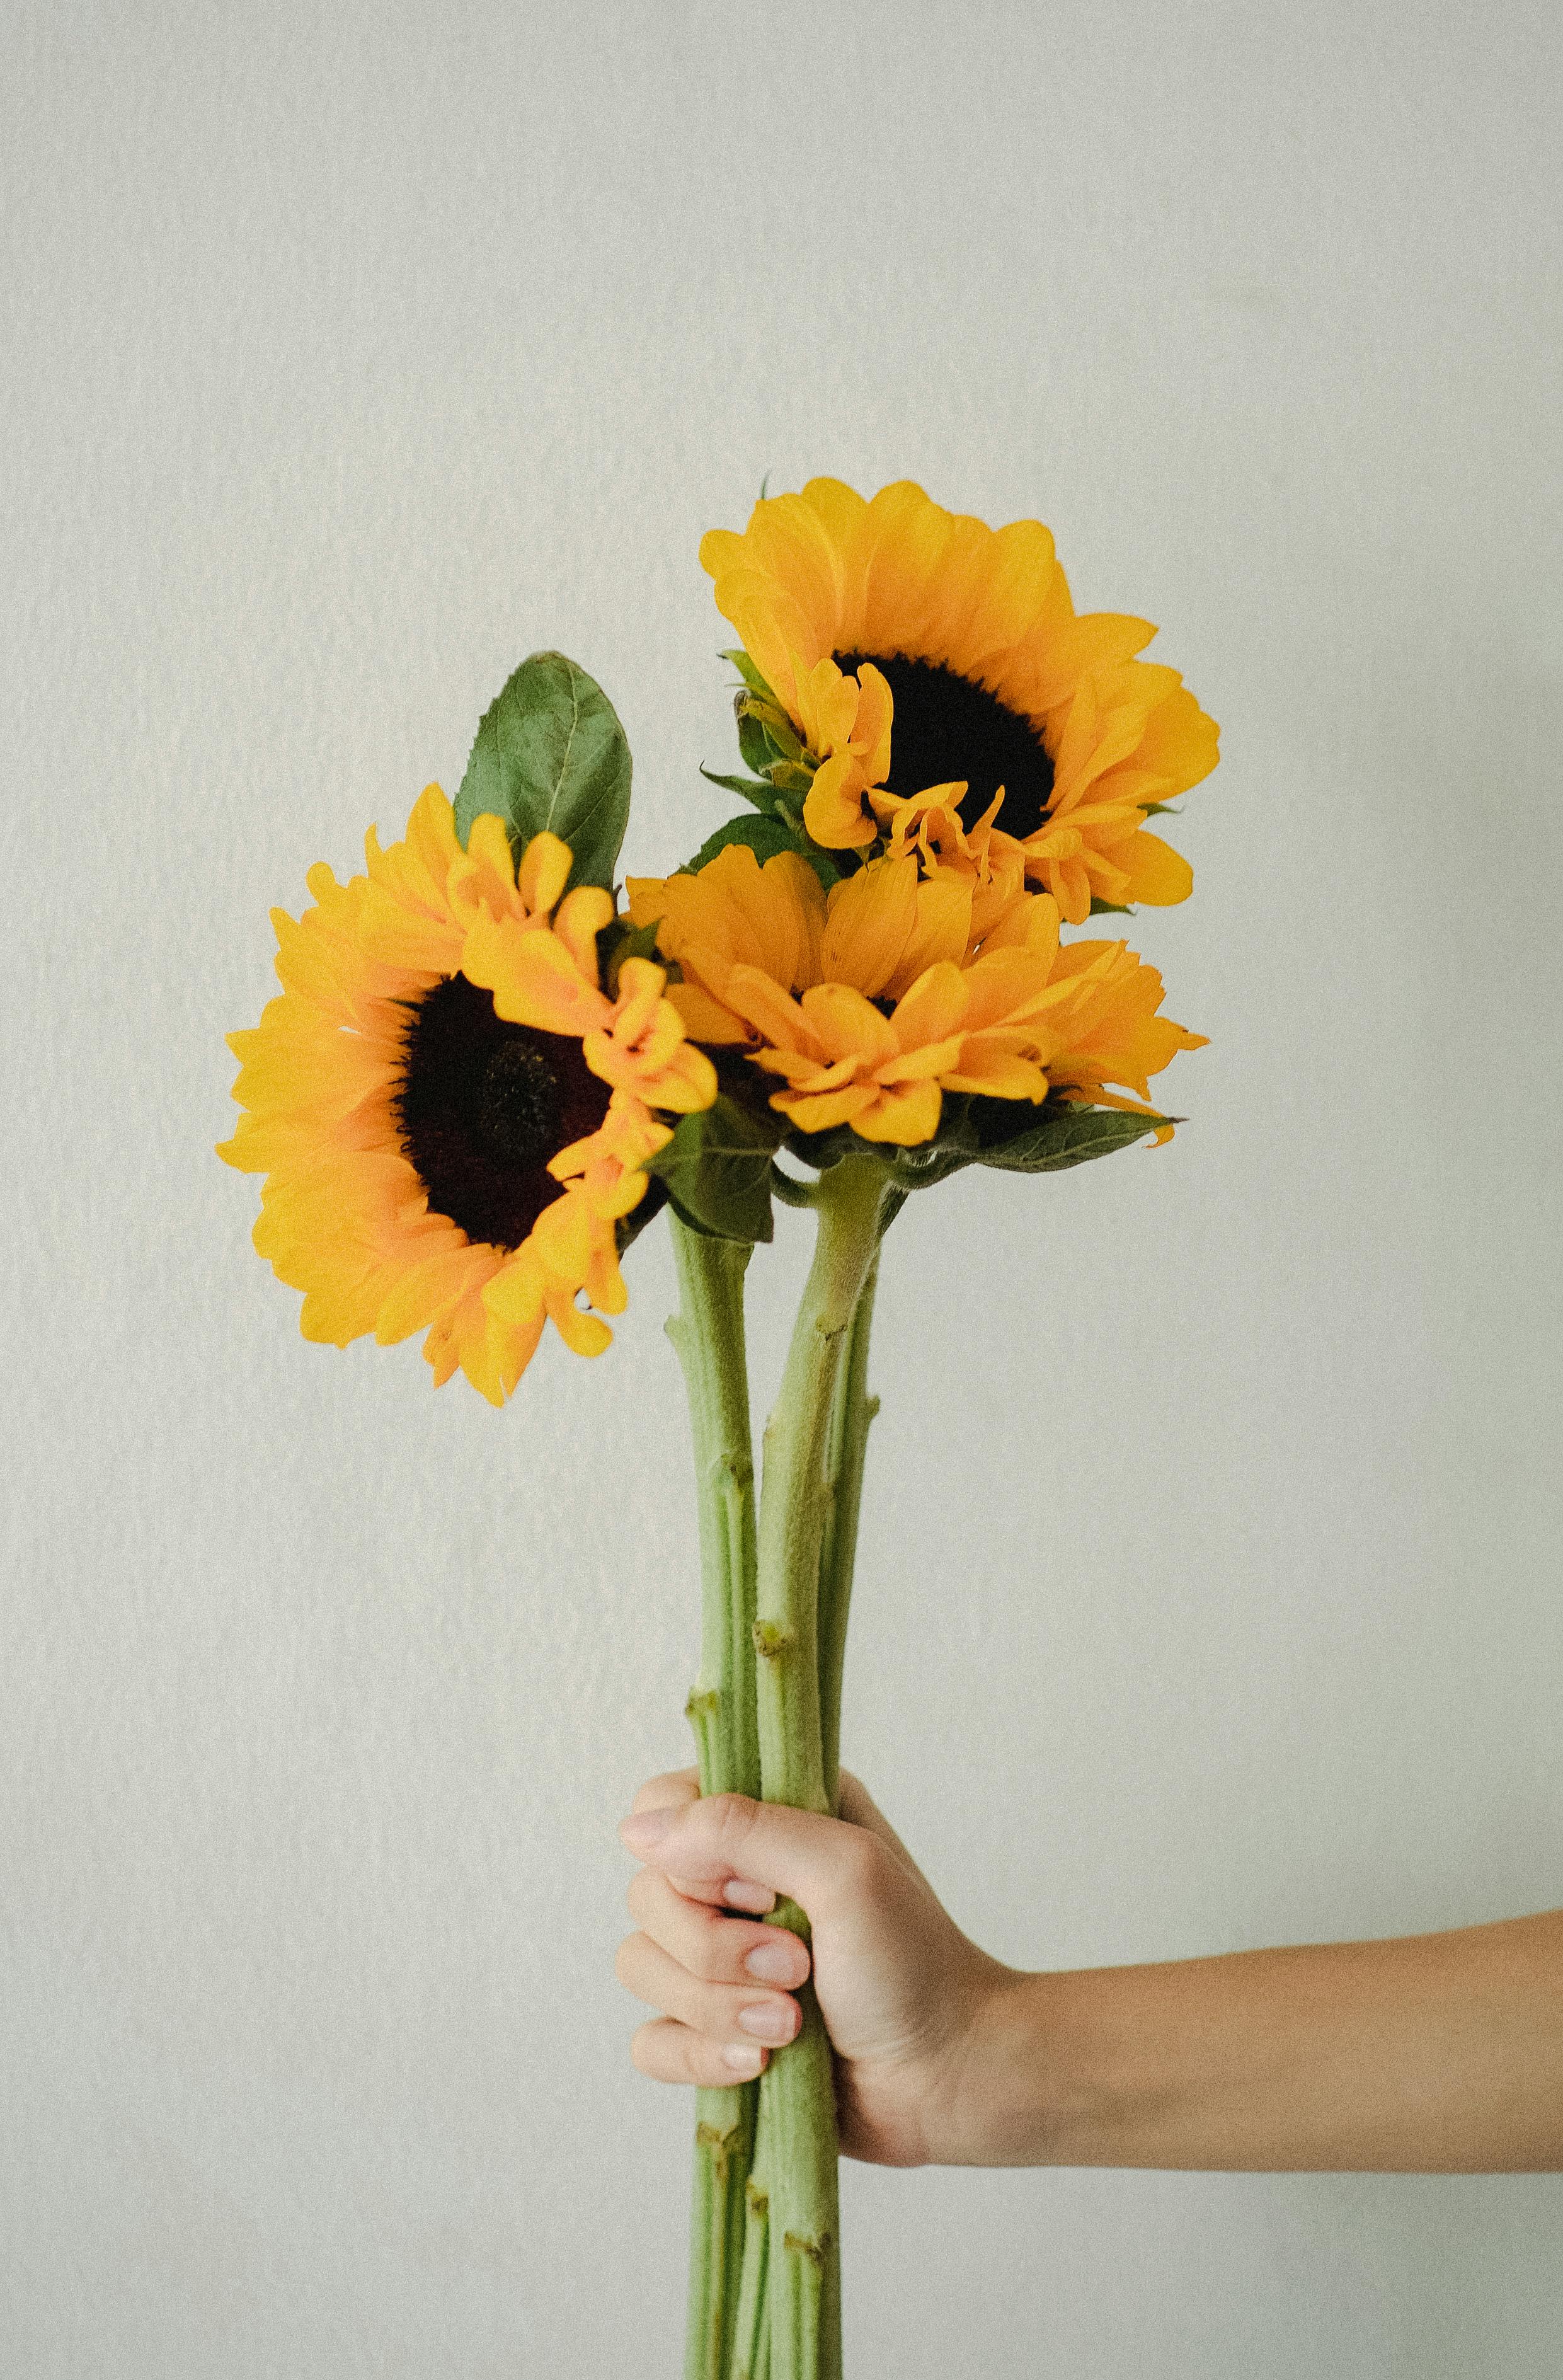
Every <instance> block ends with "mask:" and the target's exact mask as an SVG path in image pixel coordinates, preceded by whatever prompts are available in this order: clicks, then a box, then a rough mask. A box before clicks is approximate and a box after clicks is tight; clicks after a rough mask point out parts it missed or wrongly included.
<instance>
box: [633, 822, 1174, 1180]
mask: <svg viewBox="0 0 1563 2380" xmlns="http://www.w3.org/2000/svg"><path fill="white" fill-rule="evenodd" d="M627 891H628V894H629V905H630V915H631V917H633V918H634V920H635V922H636V924H637V925H651V924H655V926H656V928H657V941H658V948H659V949H660V952H661V953H662V954H663V955H664V956H665V957H666V958H668V959H670V960H672V961H673V962H675V963H676V964H677V965H678V967H679V970H680V972H681V975H682V977H683V980H682V981H681V982H679V983H674V984H672V985H670V986H669V989H668V993H667V998H668V1000H669V1002H671V1003H672V1005H673V1006H675V1007H676V1008H677V1009H678V1010H679V1013H680V1014H681V1015H682V1017H683V1019H684V1021H685V1026H687V1028H688V1030H689V1032H690V1034H691V1035H692V1036H693V1037H694V1038H696V1039H697V1040H700V1041H704V1042H708V1043H710V1044H712V1045H715V1046H721V1045H726V1046H728V1047H736V1048H740V1049H742V1050H744V1051H745V1054H746V1055H747V1056H748V1058H749V1059H750V1060H751V1061H752V1062H753V1063H754V1064H755V1065H756V1066H757V1067H759V1068H761V1069H763V1070H764V1072H766V1073H767V1074H769V1075H777V1076H779V1077H781V1078H782V1084H783V1087H782V1089H780V1090H778V1091H776V1092H774V1093H772V1094H771V1096H770V1105H771V1106H772V1107H774V1108H776V1109H778V1110H780V1111H781V1112H782V1114H784V1115H786V1116H787V1117H788V1118H789V1120H790V1121H791V1122H792V1123H794V1125H796V1126H797V1127H798V1128H799V1129H800V1130H801V1131H804V1132H825V1131H829V1130H830V1128H831V1127H832V1126H834V1125H837V1124H850V1125H851V1126H852V1128H853V1130H854V1131H855V1132H857V1133H858V1134H860V1135H862V1136H863V1138H864V1139H866V1140H877V1141H883V1142H891V1143H896V1144H899V1145H901V1146H903V1147H910V1146H914V1145H915V1144H917V1143H919V1142H922V1141H926V1140H928V1139H930V1138H931V1137H932V1136H933V1135H934V1134H935V1133H936V1132H937V1131H938V1129H939V1115H940V1111H941V1106H942V1099H943V1094H944V1092H946V1091H974V1092H979V1093H982V1094H985V1095H987V1097H990V1098H997V1099H1029V1100H1032V1101H1034V1102H1035V1101H1040V1100H1042V1099H1046V1097H1047V1096H1048V1091H1049V1090H1054V1091H1060V1092H1064V1093H1066V1094H1068V1095H1071V1096H1073V1097H1076V1098H1089V1099H1091V1100H1093V1101H1094V1102H1095V1101H1100V1102H1101V1103H1103V1104H1107V1105H1111V1106H1121V1107H1130V1108H1133V1106H1134V1105H1135V1102H1134V1101H1133V1100H1131V1099H1125V1098H1124V1097H1123V1096H1122V1095H1121V1092H1120V1093H1117V1094H1114V1093H1110V1092H1109V1091H1107V1090H1105V1089H1104V1086H1105V1085H1107V1084H1109V1083H1115V1084H1118V1085H1120V1086H1122V1087H1126V1088H1127V1089H1129V1090H1132V1091H1136V1092H1138V1093H1139V1095H1140V1097H1141V1099H1145V1098H1147V1097H1148V1078H1149V1076H1150V1075H1154V1074H1158V1073H1159V1072H1160V1071H1161V1069H1162V1068H1163V1067H1164V1066H1165V1065H1167V1064H1168V1063H1169V1061H1170V1059H1171V1058H1172V1057H1173V1056H1174V1055H1175V1054H1176V1052H1177V1051H1178V1050H1190V1049H1197V1048H1199V1047H1200V1046H1201V1044H1202V1041H1203V1038H1204V1037H1203V1036H1202V1035H1199V1034H1193V1033H1188V1032H1186V1031H1185V1030H1184V1028H1183V1027H1182V1026H1179V1025H1174V1024H1172V1023H1171V1022H1170V1021H1169V1020H1168V1019H1166V1018H1164V1017H1160V1016H1158V1015H1157V1014H1156V1012H1157V1008H1158V1007H1159V1005H1160V1002H1161V999H1162V987H1161V977H1160V976H1159V975H1158V974H1157V971H1156V969H1155V968H1154V967H1149V966H1146V965H1145V964H1144V962H1143V961H1141V960H1140V959H1138V958H1137V957H1136V956H1135V955H1134V953H1133V952H1131V951H1130V950H1128V949H1127V947H1126V946H1125V945H1124V944H1123V943H1121V942H1080V943H1076V944H1073V945H1072V946H1071V947H1069V948H1067V949H1066V948H1062V947H1060V941H1059V910H1058V905H1057V903H1056V902H1055V901H1054V900H1053V899H1052V898H1051V897H1050V896H1049V895H1048V894H1046V893H1028V892H1024V890H1022V891H1015V890H1013V889H1011V890H1010V891H1009V892H1007V893H1006V894H1005V895H1004V896H1003V898H1002V899H1001V900H998V901H997V902H996V903H990V904H989V905H988V906H989V908H990V910H991V915H990V916H988V917H986V918H984V917H979V903H980V902H981V899H982V887H981V886H980V885H979V883H978V880H977V878H976V875H975V872H966V871H963V870H962V869H960V868H954V867H948V868H946V867H939V866H937V865H936V867H935V868H934V869H933V870H932V872H930V873H924V872H923V870H922V868H921V867H920V865H919V860H918V857H917V856H916V855H915V854H914V853H911V852H905V853H902V854H901V855H899V856H890V857H886V858H881V859H876V860H871V861H869V862H868V864H867V865H866V867H864V868H860V869H858V870H857V871H856V873H855V874H854V875H852V876H849V877H846V878H844V879H842V880H841V881H840V882H838V883H836V884H834V885H832V886H831V888H830V892H829V893H827V892H825V891H824V889H823V888H822V886H821V884H820V881H819V879H818V876H817V875H816V874H815V872H814V870H813V868H810V867H809V866H808V864H807V862H806V861H805V860H804V859H802V858H800V857H797V856H794V855H793V854H791V853H782V854H781V855H780V856H777V857H776V858H773V859H769V860H768V861H766V863H765V864H764V866H763V867H762V866H761V865H760V863H759V861H758V860H757V857H756V856H755V854H754V853H753V852H752V851H750V850H748V849H747V848H746V847H745V846H744V845H742V844H729V845H728V846H727V848H726V849H725V850H723V851H721V852H720V853H718V855H717V856H716V857H715V858H714V859H712V860H711V861H709V863H708V865H707V866H706V867H705V868H701V869H699V870H698V871H697V872H694V873H685V874H681V875H676V876H670V877H667V878H650V877H643V878H633V877H632V878H631V879H630V880H629V884H628V887H627Z"/></svg>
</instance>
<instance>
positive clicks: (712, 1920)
mask: <svg viewBox="0 0 1563 2380" xmlns="http://www.w3.org/2000/svg"><path fill="white" fill-rule="evenodd" d="M624 1899H625V1900H626V1902H627V1903H628V1905H629V1913H630V1915H631V1916H632V1917H633V1918H634V1919H635V1921H636V1925H638V1926H639V1927H640V1930H641V1932H642V1933H643V1934H648V1935H649V1936H650V1937H651V1939H652V1941H653V1942H655V1943H656V1944H657V1945H658V1946H659V1948H660V1949H663V1950H665V1951H666V1952H667V1953H668V1956H669V1957H670V1958H671V1959H676V1960H677V1961H678V1963H679V1965H680V1966H681V1967H687V1968H688V1970H689V1973H691V1974H692V1975H697V1976H698V1977H699V1978H700V1980H701V1981H702V1982H703V1983H708V1984H743V1983H761V1984H779V1985H782V1987H783V1988H784V1989H785V1990H787V1991H796V1989H797V1987H798V1985H800V1984H801V1983H803V1982H804V1980H805V1978H806V1976H807V1973H808V1967H809V1959H808V1950H807V1947H806V1944H804V1943H802V1942H800V1941H799V1939H798V1937H797V1936H796V1935H795V1934H790V1933H788V1932H787V1930H786V1928H785V1927H784V1926H781V1925H755V1924H752V1923H750V1922H749V1921H747V1920H745V1919H744V1918H740V1917H724V1916H722V1915H721V1913H719V1912H718V1911H717V1910H715V1909H712V1908H710V1907H709V1906H708V1905H707V1904H706V1903H705V1902H703V1901H696V1900H687V1899H686V1898H685V1895H684V1894H683V1893H682V1892H680V1891H679V1890H678V1888H677V1887H676V1886H675V1885H674V1883H673V1881H672V1878H671V1877H670V1876H659V1874H658V1873H657V1870H656V1869H655V1868H653V1867H643V1868H641V1869H640V1870H639V1871H638V1873H637V1874H636V1876H634V1877H633V1878H632V1879H631V1883H630V1888H629V1890H628V1891H627V1892H626V1893H625V1895H624Z"/></svg>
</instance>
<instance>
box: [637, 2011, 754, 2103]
mask: <svg viewBox="0 0 1563 2380" xmlns="http://www.w3.org/2000/svg"><path fill="white" fill-rule="evenodd" d="M630 2056H631V2058H633V2059H634V2060H635V2063H636V2066H638V2068H639V2069H640V2071H641V2072H642V2073H643V2074H648V2075H649V2076H650V2078H651V2080H652V2082H653V2083H697V2084H700V2085H703V2086H704V2087H705V2088H707V2089H709V2090H718V2089H720V2088H721V2085H722V2084H723V2083H747V2082H750V2081H752V2080H753V2078H754V2077H755V2075H757V2074H758V2073H760V2072H761V2071H762V2070H763V2069H764V2066H765V2063H766V2058H767V2052H766V2051H765V2050H764V2049H762V2048H761V2047H760V2046H759V2044H758V2042H749V2041H742V2042H739V2041H728V2042H720V2041H708V2040H707V2039H706V2037H705V2035H704V2034H699V2033H691V2032H690V2030H689V2027H688V2026H687V2025H686V2024H677V2023H675V2022H674V2021H673V2019H672V2017H671V2016H659V2017H653V2018H652V2020H651V2022H650V2023H649V2024H643V2025H642V2026H641V2027H640V2029H639V2031H638V2032H637V2033H636V2034H632V2036H631V2039H630Z"/></svg>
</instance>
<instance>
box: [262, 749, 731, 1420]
mask: <svg viewBox="0 0 1563 2380" xmlns="http://www.w3.org/2000/svg"><path fill="white" fill-rule="evenodd" d="M366 870H367V872H366V873H365V874H364V875H362V876H355V877H353V878H352V879H351V880H349V881H348V882H347V883H346V884H339V883H338V882H337V881H336V880H335V878H334V876H333V873H332V871H331V869H330V868H327V867H325V866H323V865H321V866H320V867H317V868H312V869H311V870H310V871H309V889H310V891H311V892H312V893H313V894H314V896H315V898H314V905H313V906H312V907H311V908H309V909H307V910H306V911H305V912H304V914H303V916H302V917H299V918H298V919H297V920H295V919H294V918H292V917H288V916H287V915H286V914H285V912H282V911H276V912H273V923H274V925H275V927H276V931H277V941H278V952H277V962H276V965H277V974H278V977H279V978H280V980H281V983H282V987H283V988H282V992H281V995H280V997H279V998H277V999H275V1000H273V1001H272V1002H271V1003H270V1004H269V1006H268V1007H267V1008H266V1010H265V1012H264V1014H263V1015H262V1017H261V1023H260V1025H259V1026H257V1027H255V1028H254V1029H253V1030H251V1031H249V1032H245V1033H236V1034H234V1035H232V1036H231V1037H230V1044H231V1047H232V1048H233V1050H234V1051H235V1054H236V1056H237V1057H238V1059H239V1061H240V1071H239V1076H238V1080H237V1082H236V1086H235V1091H234V1096H235V1098H236V1099H237V1100H238V1101H239V1103H240V1105H241V1107H242V1108H243V1109H244V1111H245V1112H244V1114H243V1115H242V1116H241V1118H240V1120H239V1123H238V1127H237V1129H236V1132H235V1134H234V1136H233V1138H232V1139H231V1140H230V1141H228V1142H226V1143H224V1145H223V1147H221V1148H220V1150H219V1152H218V1153H219V1155H221V1156H222V1157H224V1158H225V1159H226V1160H227V1161H228V1162H229V1163H230V1164H233V1165H236V1166H239V1167H241V1168H243V1169H245V1170H246V1171H248V1172H260V1173H263V1174H264V1175H265V1176H266V1181H265V1184H264V1186H263V1188H262V1191H261V1220H260V1221H259V1223H258V1224H257V1226H256V1230H255V1244H256V1246H257V1248H258V1249H259V1250H260V1252H261V1255H262V1256H265V1257H269V1258H270V1260H271V1262H272V1264H273V1268H274V1269H275V1270H276V1272H277V1274H278V1275H279V1277H280V1278H281V1279H282V1280H284V1281H287V1282H288V1283H289V1284H290V1285H291V1286H292V1287H294V1288H296V1289H301V1290H302V1291H303V1292H304V1308H303V1315H302V1328H303V1330H304V1335H305V1337H306V1338H309V1339H317V1340H325V1341H328V1342H332V1343H333V1344H335V1345H337V1346H345V1345H346V1344H347V1342H349V1341H350V1340H352V1339H355V1338H358V1337H360V1336H362V1335H363V1334H364V1333H366V1332H370V1331H372V1332H373V1334H374V1335H375V1337H376V1338H377V1339H378V1340H379V1341H380V1342H382V1344H383V1343H386V1342H390V1341H393V1340H399V1339H403V1338H406V1337H407V1336H408V1335H409V1334H410V1333H412V1332H414V1331H418V1330H422V1331H424V1332H425V1333H426V1336H425V1339H424V1353H425V1354H426V1356H427V1357H428V1359H429V1361H430V1364H431V1365H432V1366H433V1369H434V1377H435V1380H436V1382H437V1383H439V1382H442V1381H444V1380H446V1379H448V1378H450V1376H451V1374H452V1373H453V1372H454V1370H455V1369H456V1368H457V1367H458V1366H459V1367H460V1368H461V1369H462V1370H463V1371H464V1372H465V1373H466V1377H467V1378H468V1379H469V1380H470V1381H471V1382H472V1384H473V1385H474V1387H476V1388H478V1389H479V1390H481V1391H482V1393H483V1394H484V1395H485V1396H486V1397H488V1398H489V1399H490V1401H491V1403H496V1404H497V1403H502V1402H503V1399H504V1397H505V1396H506V1395H508V1394H509V1392H510V1390H512V1389H513V1388H514V1387H515V1382H516V1380H517V1379H518V1378H519V1377H520V1375H521V1373H522V1371H523V1370H524V1369H525V1367H526V1366H527V1363H528V1361H529V1360H530V1358H531V1355H532V1354H533V1352H534V1350H535V1349H536V1347H537V1344H538V1342H539V1337H540V1335H541V1332H542V1329H543V1326H544V1323H545V1322H546V1321H549V1320H551V1321H552V1323H553V1324H554V1327H555V1328H556V1330H558V1331H559V1333H560V1335H561V1336H562V1337H563V1339H564V1340H565V1342H566V1343H567V1344H568V1345H570V1346H571V1347H573V1348H574V1349H575V1350H576V1353H577V1354H597V1353H599V1352H600V1350H601V1349H602V1348H603V1347H605V1346H606V1345H607V1343H608V1342H609V1339H610V1337H611V1335H612V1334H611V1333H610V1331H609V1329H608V1326H607V1324H606V1322H605V1321H604V1320H603V1319H602V1317H603V1316H604V1315H608V1314H616V1313H619V1312H621V1311H622V1310H623V1308H624V1303H625V1293H624V1280H623V1277H622V1275H621V1273H620V1270H619V1263H618V1246H619V1226H620V1224H621V1223H622V1221H623V1220H624V1218H625V1217H626V1216H627V1215H628V1214H629V1213H630V1212H631V1211H632V1210H633V1208H635V1207H636V1205H637V1204H638V1202H639V1201H640V1199H641V1198H642V1197H643V1196H644V1195H645V1193H646V1189H647V1176H646V1172H645V1170H644V1169H645V1165H646V1161H647V1160H648V1158H649V1157H651V1156H654V1155H655V1154H656V1152H657V1151H658V1149H660V1147H662V1146H663V1145H664V1143H665V1142H666V1141H667V1140H668V1139H669V1138H670V1137H671V1132H672V1127H671V1125H670V1124H669V1123H667V1121H666V1120H665V1118H666V1117H667V1116H668V1115H670V1114H672V1115H675V1116H676V1115H679V1114H683V1113H687V1112H690V1111H693V1110H695V1109H698V1108H700V1107H702V1106H706V1105H709V1103H710V1101H711V1100H712V1099H714V1098H715V1096H716V1076H715V1073H714V1070H713V1068H712V1066H711V1063H710V1061H709V1059H708V1058H707V1057H706V1056H705V1055H704V1053H703V1052H702V1051H700V1050H697V1049H696V1048H695V1047H693V1045H691V1044H690V1043H689V1042H688V1040H687V1039H686V1038H685V1026H684V1023H683V1020H682V1019H681V1018H680V1016H679V1015H678V1014H677V1012H676V1010H674V1009H673V1008H672V1006H671V1004H670V1003H669V1002H668V1001H667V1000H666V999H665V997H664V996H663V994H664V990H665V985H666V976H665V972H664V970H663V969H662V968H660V967H659V966H657V965H652V964H651V963H649V962H648V961H647V960H644V959H631V960H628V961H626V962H625V963H624V965H623V966H622V967H620V968H619V969H618V970H617V973H616V979H615V980H614V982H613V983H612V988H611V989H610V988H609V987H608V986H606V985H605V984H604V982H603V979H602V971H601V967H600V959H599V951H600V944H601V941H602V940H603V938H604V937H605V936H606V933H607V929H609V928H610V927H611V926H612V921H613V901H612V895H611V894H610V893H608V892H604V891H603V890H601V889H600V887H598V886H596V885H589V884H588V885H583V886H580V887H578V888H577V889H576V891H574V892H566V891H565V886H566V884H567V882H568V880H569V876H570V870H571V852H570V848H569V846H568V845H567V844H564V843H563V842H561V841H560V840H559V838H558V837H557V836H555V835H552V834H548V833H544V834H539V835H537V836H535V837H533V838H532V839H531V840H530V841H529V842H528V843H527V845H526V847H525V849H524V850H523V852H522V854H521V856H520V858H519V862H518V863H517V862H515V861H514V860H513V857H512V853H511V848H510V844H509V841H508V839H507V836H506V833H505V831H504V827H503V823H502V821H501V820H499V819H498V818H497V817H493V816H486V815H485V816H479V817H478V818H477V819H476V820H474V821H473V824H472V828H471V832H470V836H469V839H468V844H467V848H466V850H465V851H464V850H463V849H462V846H461V844H460V843H459V841H458V840H457V837H456V833H455V829H454V820H453V816H452V810H451V806H450V804H449V803H448V802H447V801H446V799H445V797H444V795H443V794H442V793H441V791H440V789H439V787H438V786H437V785H431V786H430V787H429V789H428V790H427V791H426V792H425V793H424V794H423V795H422V796H421V798H420V799H419V801H418V805H417V807H415V809H414V811H413V814H412V818H411V820H410V821H409V823H408V828H407V832H406V839H405V841H403V842H401V843H399V844H394V845H393V846H392V847H391V849H390V850H388V851H382V849H381V848H380V845H379V844H378V842H377V840H376V838H375V835H374V833H373V832H372V830H371V832H370V835H369V838H368V841H367V845H366ZM583 1299H584V1300H585V1301H586V1306H585V1307H583V1305H582V1300H583ZM588 1308H595V1309H596V1310H595V1311H590V1310H587V1309H588Z"/></svg>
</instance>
